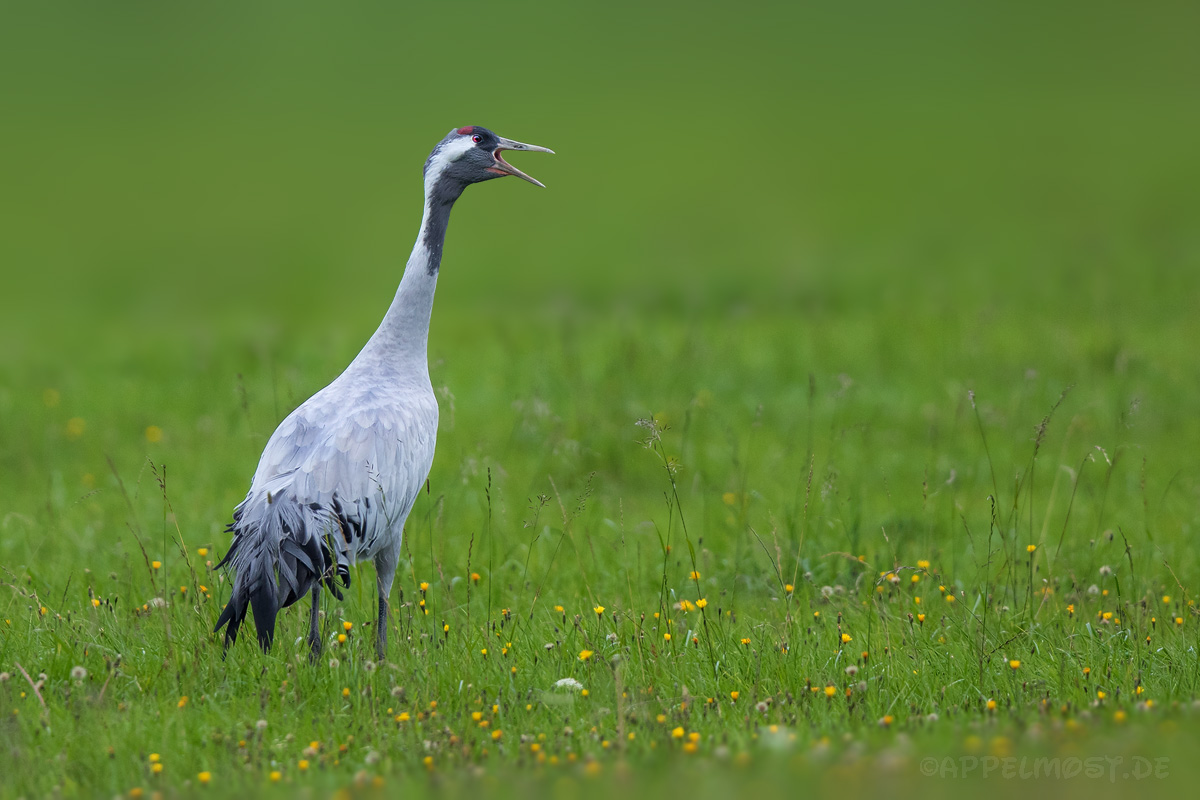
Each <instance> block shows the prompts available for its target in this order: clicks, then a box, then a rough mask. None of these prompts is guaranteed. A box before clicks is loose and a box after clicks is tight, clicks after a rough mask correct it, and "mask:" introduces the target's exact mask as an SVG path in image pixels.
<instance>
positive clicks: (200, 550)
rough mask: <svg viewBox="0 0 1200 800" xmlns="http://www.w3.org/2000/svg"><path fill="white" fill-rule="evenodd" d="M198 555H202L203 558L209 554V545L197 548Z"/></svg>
mask: <svg viewBox="0 0 1200 800" xmlns="http://www.w3.org/2000/svg"><path fill="white" fill-rule="evenodd" d="M196 555H198V556H200V557H201V558H204V557H205V556H206V555H208V548H207V547H198V548H196Z"/></svg>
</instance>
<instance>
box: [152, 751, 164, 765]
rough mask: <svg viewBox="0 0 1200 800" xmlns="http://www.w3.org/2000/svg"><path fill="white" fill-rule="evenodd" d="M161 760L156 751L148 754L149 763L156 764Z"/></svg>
mask: <svg viewBox="0 0 1200 800" xmlns="http://www.w3.org/2000/svg"><path fill="white" fill-rule="evenodd" d="M161 760H162V756H160V755H159V754H158V753H151V754H150V763H151V764H157V763H158V762H159V761H161Z"/></svg>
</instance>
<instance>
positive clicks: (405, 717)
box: [396, 711, 411, 722]
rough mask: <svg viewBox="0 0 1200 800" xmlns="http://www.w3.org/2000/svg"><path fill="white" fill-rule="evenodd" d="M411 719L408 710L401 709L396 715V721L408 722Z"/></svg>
mask: <svg viewBox="0 0 1200 800" xmlns="http://www.w3.org/2000/svg"><path fill="white" fill-rule="evenodd" d="M410 719H411V717H409V716H408V712H407V711H401V712H400V713H399V714H397V715H396V722H408V721H409V720H410Z"/></svg>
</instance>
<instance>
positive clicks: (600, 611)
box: [592, 606, 604, 617]
mask: <svg viewBox="0 0 1200 800" xmlns="http://www.w3.org/2000/svg"><path fill="white" fill-rule="evenodd" d="M592 611H595V612H596V616H597V617H598V616H600V615H601V614H603V613H604V606H596V607H595V608H593V609H592Z"/></svg>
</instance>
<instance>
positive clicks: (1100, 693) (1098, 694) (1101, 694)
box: [1096, 689, 1108, 700]
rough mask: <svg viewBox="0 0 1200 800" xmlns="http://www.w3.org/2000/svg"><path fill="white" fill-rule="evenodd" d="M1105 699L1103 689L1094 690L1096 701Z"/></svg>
mask: <svg viewBox="0 0 1200 800" xmlns="http://www.w3.org/2000/svg"><path fill="white" fill-rule="evenodd" d="M1106 697H1108V695H1107V694H1105V693H1104V690H1103V689H1097V690H1096V699H1097V700H1103V699H1104V698H1106Z"/></svg>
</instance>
